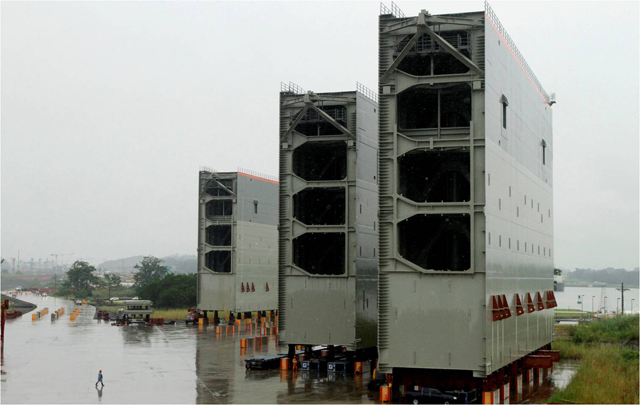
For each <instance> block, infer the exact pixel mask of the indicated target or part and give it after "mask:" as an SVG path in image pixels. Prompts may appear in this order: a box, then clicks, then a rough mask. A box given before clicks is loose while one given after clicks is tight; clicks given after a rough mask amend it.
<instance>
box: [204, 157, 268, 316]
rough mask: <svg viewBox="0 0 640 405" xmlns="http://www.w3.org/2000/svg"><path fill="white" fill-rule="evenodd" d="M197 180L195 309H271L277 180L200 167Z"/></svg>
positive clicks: (247, 310)
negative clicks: (196, 288)
mask: <svg viewBox="0 0 640 405" xmlns="http://www.w3.org/2000/svg"><path fill="white" fill-rule="evenodd" d="M199 182H200V187H199V203H198V209H199V215H198V310H200V311H230V312H232V313H235V312H238V313H240V312H255V311H268V310H275V309H277V306H278V301H277V296H278V264H277V256H278V229H277V215H278V214H277V212H278V211H277V204H278V182H277V178H275V177H271V176H267V175H263V174H260V173H256V172H253V171H249V170H243V169H241V170H239V171H238V172H220V173H218V172H215V171H213V170H211V169H202V170H201V171H200V177H199Z"/></svg>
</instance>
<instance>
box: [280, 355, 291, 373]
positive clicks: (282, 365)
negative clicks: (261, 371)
mask: <svg viewBox="0 0 640 405" xmlns="http://www.w3.org/2000/svg"><path fill="white" fill-rule="evenodd" d="M280 370H289V359H288V358H286V357H285V358H282V359H280Z"/></svg>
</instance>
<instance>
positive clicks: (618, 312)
mask: <svg viewBox="0 0 640 405" xmlns="http://www.w3.org/2000/svg"><path fill="white" fill-rule="evenodd" d="M619 314H620V298H618V301H616V315H619Z"/></svg>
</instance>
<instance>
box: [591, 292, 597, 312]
mask: <svg viewBox="0 0 640 405" xmlns="http://www.w3.org/2000/svg"><path fill="white" fill-rule="evenodd" d="M595 298H596V296H595V295H592V296H591V316H593V300H594V299H595Z"/></svg>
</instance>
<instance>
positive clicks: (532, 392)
mask: <svg viewBox="0 0 640 405" xmlns="http://www.w3.org/2000/svg"><path fill="white" fill-rule="evenodd" d="M579 365H580V362H579V361H577V360H561V361H559V362H557V363H555V364H554V365H553V373H551V375H548V376H545V375H543V377H542V381H541V382H538V381H540V380H538V379H536V378H533V381H532V382H531V383H528V384H527V383H524V384H523V386H522V394H520V395H518V393H512V397H511V399H512V401H511V402H513V403H520V404H526V403H533V404H540V403H545V402H547V401H548V400H549V398H551V396H552V395H553V393H554V392H555V391H556V390H558V389H562V388H565V387H566V386H567V385H568V384H569V382H570V381H571V378H572V377H573V376H574V374H575V373H576V372H577V371H578V366H579Z"/></svg>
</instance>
